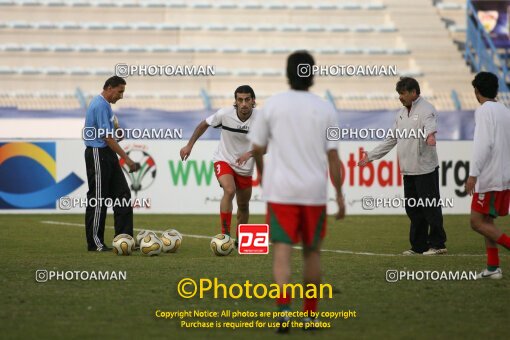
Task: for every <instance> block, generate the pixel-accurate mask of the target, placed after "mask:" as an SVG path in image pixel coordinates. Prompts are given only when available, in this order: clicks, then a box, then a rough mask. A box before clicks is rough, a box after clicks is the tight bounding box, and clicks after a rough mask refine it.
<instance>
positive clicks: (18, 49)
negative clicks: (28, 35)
mask: <svg viewBox="0 0 510 340" xmlns="http://www.w3.org/2000/svg"><path fill="white" fill-rule="evenodd" d="M24 50H25V47H24V46H21V45H18V44H6V45H4V51H6V52H21V51H24Z"/></svg>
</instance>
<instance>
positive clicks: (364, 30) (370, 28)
mask: <svg viewBox="0 0 510 340" xmlns="http://www.w3.org/2000/svg"><path fill="white" fill-rule="evenodd" d="M351 31H352V32H357V33H368V32H373V31H374V27H373V26H369V25H358V26H355V27H351Z"/></svg>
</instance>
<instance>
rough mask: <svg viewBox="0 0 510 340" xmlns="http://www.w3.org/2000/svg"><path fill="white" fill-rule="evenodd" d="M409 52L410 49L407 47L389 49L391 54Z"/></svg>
mask: <svg viewBox="0 0 510 340" xmlns="http://www.w3.org/2000/svg"><path fill="white" fill-rule="evenodd" d="M409 53H411V51H410V50H409V49H407V48H394V49H392V50H391V54H397V55H400V54H409Z"/></svg>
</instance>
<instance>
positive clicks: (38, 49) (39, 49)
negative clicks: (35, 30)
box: [27, 44, 50, 52]
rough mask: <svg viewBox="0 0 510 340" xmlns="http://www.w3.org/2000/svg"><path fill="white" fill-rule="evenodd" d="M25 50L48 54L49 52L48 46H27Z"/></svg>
mask: <svg viewBox="0 0 510 340" xmlns="http://www.w3.org/2000/svg"><path fill="white" fill-rule="evenodd" d="M27 48H28V50H29V51H30V52H48V51H49V50H50V49H49V47H48V46H45V45H40V44H34V45H28V46H27Z"/></svg>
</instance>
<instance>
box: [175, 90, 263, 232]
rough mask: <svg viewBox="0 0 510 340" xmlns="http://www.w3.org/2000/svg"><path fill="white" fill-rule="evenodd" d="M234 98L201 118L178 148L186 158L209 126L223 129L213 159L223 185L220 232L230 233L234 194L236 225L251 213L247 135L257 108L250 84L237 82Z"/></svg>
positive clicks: (250, 158) (249, 153) (248, 142)
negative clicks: (225, 105)
mask: <svg viewBox="0 0 510 340" xmlns="http://www.w3.org/2000/svg"><path fill="white" fill-rule="evenodd" d="M234 100H235V101H234V105H233V106H232V107H225V108H222V109H220V110H218V111H217V112H216V113H214V114H212V115H211V116H209V117H207V118H206V119H205V120H203V121H201V122H200V123H199V124H198V126H197V127H196V128H195V131H194V132H193V135H192V136H191V138H190V140H189V141H188V144H187V145H186V146H185V147H183V148H182V149H181V150H180V156H181V160H183V161H185V160H187V159H188V157H189V155H190V154H191V150H192V149H193V146H194V145H195V143H196V141H197V140H198V139H199V138H200V136H202V135H203V134H204V132H205V131H206V130H207V129H208V128H209V126H213V127H214V128H221V129H222V130H221V137H220V144H219V145H218V148H217V149H216V152H215V153H214V155H213V161H214V173H215V174H216V178H217V179H218V182H219V184H220V186H221V188H222V189H223V197H222V198H221V202H220V225H221V233H222V234H226V235H229V236H230V225H231V221H232V210H233V204H232V202H233V200H234V197H236V199H237V225H239V224H244V223H248V219H249V216H250V209H249V203H250V198H251V191H252V175H253V168H254V161H253V158H252V151H251V148H250V141H249V140H248V138H247V137H246V135H247V134H248V131H249V130H250V125H251V124H252V121H253V117H254V116H256V111H257V110H256V109H255V106H256V98H255V91H253V89H252V88H251V86H249V85H241V86H239V87H238V88H237V89H236V90H235V91H234ZM236 232H237V228H236ZM236 242H237V240H236Z"/></svg>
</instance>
